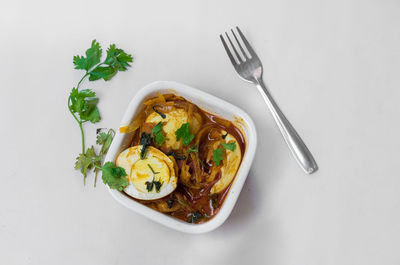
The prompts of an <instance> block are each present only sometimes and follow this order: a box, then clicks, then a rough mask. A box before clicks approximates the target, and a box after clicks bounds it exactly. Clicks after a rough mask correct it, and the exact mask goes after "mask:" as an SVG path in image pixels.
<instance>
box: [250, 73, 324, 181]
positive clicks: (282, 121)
mask: <svg viewBox="0 0 400 265" xmlns="http://www.w3.org/2000/svg"><path fill="white" fill-rule="evenodd" d="M256 85H257V88H258V90H259V91H260V93H261V95H262V96H263V98H264V101H265V103H267V105H268V108H269V110H270V111H271V113H272V116H273V117H274V119H275V122H276V124H277V125H278V127H279V130H280V131H281V133H282V136H283V138H284V139H285V141H286V144H287V145H288V147H289V149H290V151H291V152H292V154H293V156H294V158H295V159H296V161H297V162H298V163H299V165H300V166H301V168H303V170H304V172H306V173H307V174H312V173H314V172H315V171H317V170H318V165H317V163H316V162H315V160H314V157H313V156H312V154H311V152H310V151H309V150H308V148H307V146H306V145H305V143H304V142H303V140H302V139H301V138H300V136H299V135H298V133H297V132H296V130H295V129H294V128H293V126H292V125H291V124H290V122H289V121H288V120H287V119H286V117H285V115H284V114H283V112H282V111H281V110H280V108H279V107H278V104H276V102H275V100H274V99H273V98H272V96H271V94H270V93H269V91H268V89H267V87H266V86H265V84H264V82H263V81H262V80H257V84H256Z"/></svg>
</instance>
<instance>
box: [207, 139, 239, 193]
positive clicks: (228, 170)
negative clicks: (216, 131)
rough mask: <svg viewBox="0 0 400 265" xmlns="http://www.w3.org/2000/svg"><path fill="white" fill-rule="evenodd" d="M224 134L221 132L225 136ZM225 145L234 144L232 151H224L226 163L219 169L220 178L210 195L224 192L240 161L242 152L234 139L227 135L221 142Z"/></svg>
mask: <svg viewBox="0 0 400 265" xmlns="http://www.w3.org/2000/svg"><path fill="white" fill-rule="evenodd" d="M225 133H226V132H223V134H225ZM223 142H225V143H232V142H235V149H234V150H233V151H231V150H228V149H226V162H225V161H224V162H225V164H224V165H223V166H222V168H221V178H220V179H219V180H218V181H217V182H216V183H215V184H214V185H213V186H212V188H211V191H210V193H218V192H221V191H222V190H224V189H225V188H226V187H228V185H229V184H230V183H231V182H232V180H233V178H234V177H235V175H236V172H237V170H238V168H239V166H240V161H241V160H242V152H241V150H240V146H239V144H238V141H237V140H236V138H235V137H234V136H233V135H231V134H229V133H228V134H227V135H226V137H225V139H224V140H223Z"/></svg>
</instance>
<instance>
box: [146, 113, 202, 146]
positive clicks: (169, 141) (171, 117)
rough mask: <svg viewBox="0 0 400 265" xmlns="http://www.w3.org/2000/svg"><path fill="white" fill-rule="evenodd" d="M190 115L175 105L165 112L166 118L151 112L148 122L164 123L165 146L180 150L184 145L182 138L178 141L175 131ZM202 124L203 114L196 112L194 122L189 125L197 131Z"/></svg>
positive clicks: (194, 131) (192, 130)
mask: <svg viewBox="0 0 400 265" xmlns="http://www.w3.org/2000/svg"><path fill="white" fill-rule="evenodd" d="M188 118H189V115H188V113H187V111H186V110H184V109H182V108H175V107H173V108H172V110H171V111H169V112H166V113H165V118H163V117H161V116H160V115H159V114H158V113H156V112H153V113H151V114H150V115H149V116H148V117H147V119H146V122H148V123H155V124H157V123H159V122H162V123H163V127H162V130H163V132H164V133H165V138H166V141H165V146H166V147H167V148H171V149H173V150H178V149H180V148H181V147H182V140H179V141H177V140H176V135H175V132H176V130H178V129H179V128H180V127H181V126H182V124H184V123H187V122H188ZM200 125H201V116H200V115H199V114H198V113H195V115H194V117H193V122H192V123H191V124H190V125H189V126H190V129H191V132H192V133H194V134H195V133H196V132H197V131H198V130H199V128H200Z"/></svg>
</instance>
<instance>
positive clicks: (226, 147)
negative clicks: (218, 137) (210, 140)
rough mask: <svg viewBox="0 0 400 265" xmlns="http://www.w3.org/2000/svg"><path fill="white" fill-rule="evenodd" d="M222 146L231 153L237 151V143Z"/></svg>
mask: <svg viewBox="0 0 400 265" xmlns="http://www.w3.org/2000/svg"><path fill="white" fill-rule="evenodd" d="M222 146H223V147H224V148H225V149H227V150H230V151H235V149H236V142H231V143H222Z"/></svg>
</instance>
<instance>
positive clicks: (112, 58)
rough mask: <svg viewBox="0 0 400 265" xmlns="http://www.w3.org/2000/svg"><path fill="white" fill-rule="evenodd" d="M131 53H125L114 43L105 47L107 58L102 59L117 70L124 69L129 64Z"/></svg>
mask: <svg viewBox="0 0 400 265" xmlns="http://www.w3.org/2000/svg"><path fill="white" fill-rule="evenodd" d="M132 59H133V58H132V55H130V54H127V53H125V52H124V51H123V50H121V49H117V48H116V47H115V44H111V45H110V47H109V48H108V49H107V58H106V60H105V61H104V63H105V64H107V65H109V66H111V67H112V68H115V69H116V70H117V71H125V70H127V67H130V66H131V65H130V64H129V63H131V62H132Z"/></svg>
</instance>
